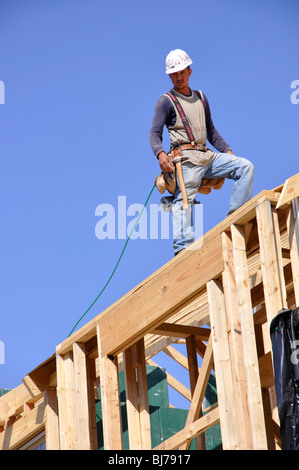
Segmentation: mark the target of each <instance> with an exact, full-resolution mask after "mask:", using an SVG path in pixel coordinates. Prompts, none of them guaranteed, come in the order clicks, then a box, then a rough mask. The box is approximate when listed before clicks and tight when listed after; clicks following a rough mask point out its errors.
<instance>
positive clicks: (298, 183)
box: [276, 173, 299, 209]
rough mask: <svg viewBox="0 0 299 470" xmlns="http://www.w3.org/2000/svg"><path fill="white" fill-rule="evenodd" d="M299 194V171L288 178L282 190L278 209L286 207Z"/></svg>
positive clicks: (277, 205)
mask: <svg viewBox="0 0 299 470" xmlns="http://www.w3.org/2000/svg"><path fill="white" fill-rule="evenodd" d="M298 196H299V173H297V175H294V176H291V177H290V178H288V179H287V180H286V182H285V183H284V185H283V189H282V191H281V195H280V197H279V200H278V203H277V204H276V209H284V208H286V207H287V206H288V204H290V203H291V201H292V200H293V199H295V198H296V197H298Z"/></svg>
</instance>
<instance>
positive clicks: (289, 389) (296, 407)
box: [270, 307, 299, 450]
mask: <svg viewBox="0 0 299 470" xmlns="http://www.w3.org/2000/svg"><path fill="white" fill-rule="evenodd" d="M270 336H271V342H272V351H273V366H274V377H275V389H276V396H277V405H278V413H279V419H280V434H281V447H282V450H299V307H297V308H296V309H294V310H291V309H283V310H280V311H279V312H278V314H277V316H276V317H275V318H273V320H272V321H271V325H270Z"/></svg>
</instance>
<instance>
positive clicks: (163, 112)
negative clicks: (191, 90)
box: [149, 93, 230, 157]
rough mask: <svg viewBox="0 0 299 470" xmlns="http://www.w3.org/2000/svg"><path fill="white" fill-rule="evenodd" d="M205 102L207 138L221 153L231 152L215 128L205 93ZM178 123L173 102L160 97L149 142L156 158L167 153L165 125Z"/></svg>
mask: <svg viewBox="0 0 299 470" xmlns="http://www.w3.org/2000/svg"><path fill="white" fill-rule="evenodd" d="M203 102H204V107H205V117H206V127H207V137H208V141H209V142H210V144H211V145H213V147H214V148H215V149H216V150H218V151H219V152H221V153H226V152H228V151H229V150H230V146H229V145H228V144H227V142H225V140H224V139H223V138H222V137H221V135H220V134H219V132H218V131H217V129H216V128H215V126H214V123H213V121H212V117H211V111H210V106H209V102H208V99H207V97H206V95H205V94H204V93H203ZM175 123H176V112H175V109H174V106H173V104H172V103H171V101H170V100H169V99H168V98H167V97H166V96H164V95H162V96H160V98H159V100H158V101H157V103H156V106H155V114H154V117H153V121H152V125H151V129H150V133H149V140H150V145H151V147H152V150H153V152H154V154H155V156H156V157H158V155H159V153H161V152H163V151H165V150H164V148H163V145H162V140H163V137H162V136H163V128H164V125H166V126H167V127H173V126H174V125H175Z"/></svg>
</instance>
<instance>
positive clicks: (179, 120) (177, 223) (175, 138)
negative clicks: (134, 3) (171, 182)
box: [149, 49, 254, 255]
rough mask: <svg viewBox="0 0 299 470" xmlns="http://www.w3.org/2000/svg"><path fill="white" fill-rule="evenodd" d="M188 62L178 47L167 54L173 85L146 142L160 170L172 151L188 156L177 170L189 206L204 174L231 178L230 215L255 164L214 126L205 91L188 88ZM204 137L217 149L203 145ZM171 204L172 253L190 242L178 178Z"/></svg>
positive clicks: (248, 187) (168, 167) (167, 167)
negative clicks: (166, 141) (164, 140)
mask: <svg viewBox="0 0 299 470" xmlns="http://www.w3.org/2000/svg"><path fill="white" fill-rule="evenodd" d="M191 64H192V60H191V59H190V57H189V55H188V54H187V53H186V52H184V51H182V50H181V49H176V50H173V51H171V52H170V53H169V54H168V55H167V57H166V74H168V75H169V77H170V79H171V81H172V84H173V88H172V89H171V91H170V93H169V94H164V95H162V96H160V98H159V100H158V102H157V103H156V107H155V114H154V117H153V121H152V125H151V129H150V134H149V139H150V144H151V147H152V150H153V152H154V154H155V156H156V157H157V158H158V160H159V165H160V168H161V170H162V172H171V171H173V169H174V167H173V165H172V158H173V157H174V156H176V155H183V156H184V157H187V160H186V161H184V162H183V164H182V169H183V180H184V184H185V188H186V192H187V197H188V203H189V205H190V207H191V211H192V206H193V203H194V200H195V197H196V194H197V192H198V188H199V186H200V185H201V181H202V178H203V177H204V178H229V179H232V180H233V181H234V185H233V189H232V193H231V197H230V204H229V211H228V213H227V215H229V214H231V213H232V212H234V211H235V210H236V209H238V208H239V207H240V206H241V205H242V204H244V203H245V202H247V201H248V200H249V199H250V198H251V196H252V187H253V175H254V167H253V165H252V163H251V162H250V161H248V160H246V159H245V158H240V157H237V156H236V155H234V154H233V152H232V150H231V148H230V146H229V145H228V144H227V143H226V142H225V140H224V139H223V138H222V137H221V135H220V134H219V132H218V131H217V129H216V128H215V127H214V124H213V121H212V118H211V111H210V107H209V103H208V100H207V97H206V95H205V94H204V93H202V92H201V91H199V92H197V91H194V90H192V89H191V88H190V87H189V79H190V76H191V73H192V69H191V68H190V65H191ZM175 103H176V104H175ZM184 118H186V119H184ZM185 121H186V122H187V125H186V122H185ZM164 126H166V127H167V129H168V132H169V137H170V144H171V148H170V152H171V154H170V152H169V153H166V152H165V150H164V148H163V145H162V134H163V128H164ZM190 134H191V136H192V139H193V140H192V143H191V141H190ZM207 140H208V141H209V142H210V144H211V145H212V146H213V147H214V148H215V149H216V150H217V151H218V152H219V153H218V152H214V151H212V150H209V149H207V148H206V143H207ZM171 209H172V213H173V247H174V251H175V255H176V254H178V253H179V252H180V251H181V250H183V249H185V248H186V247H187V246H189V245H190V244H191V243H192V242H193V241H194V231H193V222H192V215H191V216H190V213H189V211H183V210H182V191H181V188H180V185H179V183H178V181H177V182H176V191H175V193H174V196H173V198H172V203H171Z"/></svg>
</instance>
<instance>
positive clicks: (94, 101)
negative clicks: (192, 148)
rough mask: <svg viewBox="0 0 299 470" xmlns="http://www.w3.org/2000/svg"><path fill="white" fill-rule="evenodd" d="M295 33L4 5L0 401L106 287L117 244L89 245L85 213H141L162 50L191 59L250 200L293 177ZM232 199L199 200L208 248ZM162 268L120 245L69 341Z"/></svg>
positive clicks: (197, 12) (294, 23)
mask: <svg viewBox="0 0 299 470" xmlns="http://www.w3.org/2000/svg"><path fill="white" fill-rule="evenodd" d="M298 19H299V3H298V1H297V0H248V1H247V0H244V1H242V2H240V1H237V0H226V1H223V0H210V1H209V2H207V1H199V0H196V1H195V0H191V1H190V0H186V1H185V2H181V1H180V2H178V1H177V0H174V1H172V2H170V1H163V0H162V1H161V0H159V1H158V0H152V1H151V2H140V1H137V0H133V1H132V0H128V1H127V2H123V1H120V0H112V1H110V2H103V1H98V0H43V1H40V0H39V1H38V0H1V2H0V57H1V66H0V80H1V82H3V83H4V85H5V104H1V105H0V133H1V138H0V203H1V224H0V243H1V265H0V286H1V291H0V292H1V293H0V295H1V297H0V308H1V328H0V341H2V342H3V343H4V345H5V364H0V377H1V379H0V387H7V388H13V387H15V386H17V385H19V384H20V383H21V379H22V377H24V376H25V375H26V374H27V373H28V372H30V370H32V369H33V368H34V367H36V366H37V365H38V364H40V363H41V362H42V361H43V360H45V359H46V358H47V357H49V356H50V355H51V354H53V353H54V352H55V348H56V345H57V344H59V343H60V342H61V341H63V340H64V339H65V338H66V337H67V336H68V334H69V332H70V330H71V329H72V327H73V326H74V324H75V323H76V321H77V320H78V319H79V318H80V316H81V315H82V314H83V313H84V311H85V310H86V308H87V307H88V306H89V305H90V304H91V302H92V301H93V300H94V299H95V297H96V296H97V295H98V293H99V292H100V290H101V289H102V287H103V286H104V284H105V283H106V281H107V279H108V277H109V276H110V274H111V272H112V269H113V268H114V266H115V263H116V261H117V259H118V257H119V255H120V253H121V250H122V248H123V246H124V240H123V239H121V240H118V239H114V240H113V239H112V240H111V239H106V240H99V239H98V238H97V236H96V234H95V227H96V224H97V222H98V220H99V217H98V216H96V215H95V211H96V208H97V207H98V206H99V205H100V204H104V203H105V204H110V205H112V207H114V208H115V212H116V214H117V209H118V208H117V203H118V196H126V203H127V205H128V206H129V205H131V204H134V203H144V201H145V199H146V197H147V196H148V193H149V191H150V189H151V187H152V185H153V182H154V179H155V177H156V175H157V174H158V173H159V172H160V170H159V167H158V164H157V161H156V159H155V157H154V156H153V154H152V151H151V148H150V145H149V141H148V132H149V128H150V125H151V121H152V116H153V111H154V106H155V103H156V101H157V99H158V98H159V96H160V95H161V94H162V93H164V92H166V91H168V90H169V88H170V85H171V83H170V80H169V77H168V76H167V75H166V74H165V57H166V55H167V54H168V52H169V51H170V50H171V49H175V48H181V49H184V50H186V51H187V52H188V53H189V54H190V56H191V58H192V60H193V66H192V67H193V74H192V77H191V82H190V85H191V87H192V88H195V89H202V90H203V91H204V92H205V93H206V95H207V96H208V99H209V102H210V106H211V110H212V116H213V120H214V123H215V126H216V128H217V129H218V131H219V132H220V133H221V135H222V136H223V137H224V139H225V140H226V141H227V142H229V144H230V145H231V147H232V149H233V151H234V152H235V153H236V154H237V155H239V156H244V157H246V158H248V159H249V160H251V161H252V163H253V164H254V165H255V183H254V194H257V193H258V192H260V191H262V190H263V189H271V188H273V187H275V186H278V185H279V184H281V183H282V182H284V181H285V180H286V179H287V178H288V177H289V176H291V175H293V174H295V173H297V172H298V123H299V104H298V105H296V104H292V102H291V93H292V91H293V90H292V89H291V83H292V82H293V81H294V80H299V70H298V43H299V30H298ZM0 101H1V100H0ZM165 142H166V147H167V137H165ZM231 187H232V185H231V182H229V181H227V182H226V183H225V185H224V187H223V189H222V190H221V191H219V192H214V193H213V194H212V195H211V196H208V197H207V196H206V197H201V198H200V200H201V202H202V203H203V205H204V232H206V231H208V230H209V229H210V228H211V227H213V226H214V225H215V224H217V223H218V222H220V221H221V220H222V219H223V218H224V217H225V214H226V211H227V208H228V199H229V194H230V191H231ZM159 200H160V194H159V193H158V191H157V190H155V191H154V193H153V194H152V197H151V200H150V202H151V203H152V204H158V202H159ZM132 219H133V217H132V216H131V217H130V216H128V222H130V221H131V220H132ZM172 256H173V250H172V241H171V239H170V240H159V239H158V240H151V239H149V237H147V239H137V240H131V241H130V242H129V244H128V247H127V249H126V251H125V254H124V256H123V258H122V260H121V263H120V265H119V267H118V269H117V271H116V273H115V275H114V277H113V280H112V281H111V283H110V285H109V287H108V288H107V289H106V291H105V292H104V294H103V295H102V296H101V298H100V299H99V301H98V302H97V303H96V305H95V306H94V307H93V309H92V310H91V311H90V312H89V313H88V314H87V315H86V317H85V318H84V320H83V321H82V323H81V324H80V326H83V324H85V323H86V322H88V321H90V320H91V319H92V318H93V317H94V316H96V315H97V314H99V313H100V312H101V311H103V310H104V309H105V308H106V307H108V306H109V305H111V304H112V303H113V302H114V301H115V300H117V299H119V298H120V297H121V296H122V295H124V294H125V293H126V292H128V291H129V290H130V289H131V288H133V287H134V286H135V285H136V284H138V283H139V282H141V281H142V280H144V279H145V278H146V277H147V276H148V275H150V274H152V273H153V272H154V271H156V270H157V269H158V268H159V267H160V266H161V265H163V264H164V263H166V262H167V261H168V260H169V259H171V258H172ZM170 372H172V371H170ZM178 378H179V377H178ZM174 400H176V399H174ZM173 404H177V403H173Z"/></svg>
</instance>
